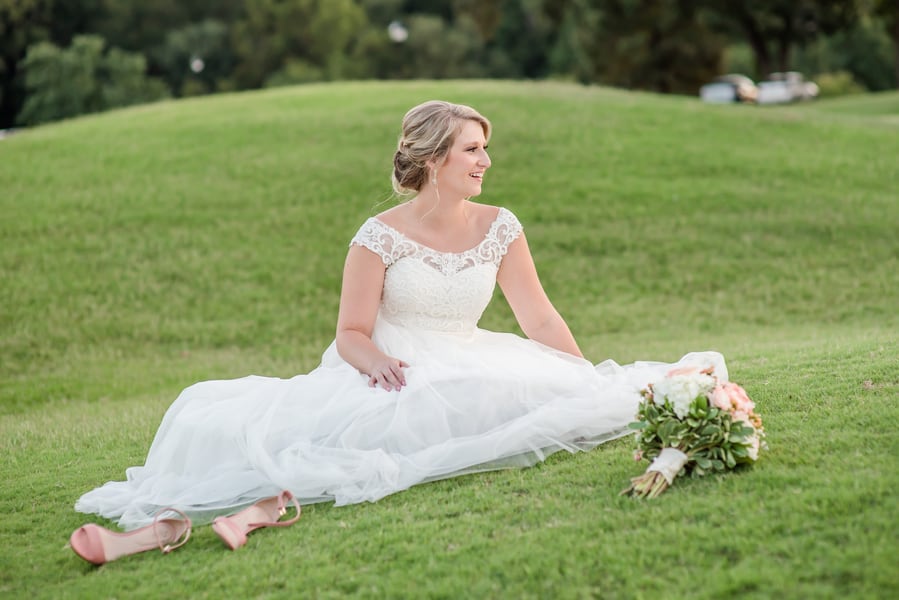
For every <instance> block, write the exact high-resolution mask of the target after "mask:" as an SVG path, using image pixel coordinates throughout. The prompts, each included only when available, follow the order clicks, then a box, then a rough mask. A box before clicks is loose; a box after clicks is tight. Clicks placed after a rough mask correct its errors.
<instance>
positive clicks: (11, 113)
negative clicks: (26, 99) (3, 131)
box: [0, 0, 50, 128]
mask: <svg viewBox="0 0 899 600" xmlns="http://www.w3.org/2000/svg"><path fill="white" fill-rule="evenodd" d="M49 21H50V18H49V10H48V7H47V5H46V3H44V2H42V1H41V0H0V128H6V127H9V126H11V125H12V124H13V123H14V122H15V116H16V114H17V113H18V112H19V111H20V110H21V108H22V102H23V96H24V91H23V90H22V88H21V85H20V82H19V77H18V68H19V63H20V62H21V60H22V59H23V58H25V53H26V52H27V50H28V47H29V46H31V45H32V44H36V43H37V42H40V41H44V40H47V39H49V36H50V31H49V27H48V23H49Z"/></svg>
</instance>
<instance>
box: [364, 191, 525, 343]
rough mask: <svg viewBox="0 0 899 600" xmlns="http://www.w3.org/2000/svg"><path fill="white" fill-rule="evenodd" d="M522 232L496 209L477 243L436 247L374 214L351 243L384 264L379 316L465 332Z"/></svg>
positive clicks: (471, 326) (411, 324) (505, 213)
mask: <svg viewBox="0 0 899 600" xmlns="http://www.w3.org/2000/svg"><path fill="white" fill-rule="evenodd" d="M521 231H522V227H521V223H520V222H519V221H518V219H517V218H516V217H515V215H513V214H512V213H511V212H509V211H508V210H506V209H504V208H500V209H499V213H498V214H497V216H496V219H494V221H493V223H492V224H491V225H490V229H489V230H488V231H487V234H486V235H485V236H484V239H483V240H481V242H480V243H479V244H478V245H477V246H475V247H474V248H470V249H468V250H466V251H465V252H438V251H437V250H434V249H432V248H429V247H427V246H424V245H422V244H420V243H418V242H416V241H414V240H411V239H409V238H408V237H406V236H405V235H403V234H402V233H400V232H399V231H397V230H396V229H394V228H392V227H390V226H389V225H387V224H385V223H383V222H382V221H380V220H378V219H377V218H376V217H372V218H370V219H368V220H367V221H366V222H365V223H364V224H363V225H362V227H361V228H360V229H359V231H358V232H357V233H356V235H355V236H354V237H353V239H352V240H351V241H350V245H354V244H355V245H358V246H363V247H365V248H368V249H369V250H371V251H372V252H374V253H375V254H377V255H378V256H379V257H380V258H381V260H382V261H384V264H385V265H386V266H387V271H386V272H385V274H384V290H383V292H382V295H381V309H380V316H381V317H382V318H384V319H387V320H388V321H391V322H393V323H396V324H399V325H403V326H407V327H413V328H420V329H429V330H438V331H456V332H464V331H470V330H472V329H474V327H475V326H476V325H477V323H478V320H479V319H480V318H481V315H482V314H483V313H484V309H485V308H487V304H488V303H489V302H490V299H491V298H492V297H493V289H494V287H495V285H496V273H497V271H498V270H499V265H500V262H502V259H503V256H505V254H506V252H507V251H508V249H509V244H511V243H512V242H513V241H515V239H516V238H517V237H518V236H519V235H521Z"/></svg>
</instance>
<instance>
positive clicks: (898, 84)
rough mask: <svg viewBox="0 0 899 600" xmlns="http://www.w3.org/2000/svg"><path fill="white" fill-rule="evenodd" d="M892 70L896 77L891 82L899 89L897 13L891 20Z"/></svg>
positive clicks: (898, 22) (898, 25)
mask: <svg viewBox="0 0 899 600" xmlns="http://www.w3.org/2000/svg"><path fill="white" fill-rule="evenodd" d="M893 70H894V72H893V75H894V76H895V78H896V81H894V82H893V83H894V84H895V86H896V89H899V15H897V16H896V20H895V21H893Z"/></svg>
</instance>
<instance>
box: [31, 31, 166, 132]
mask: <svg viewBox="0 0 899 600" xmlns="http://www.w3.org/2000/svg"><path fill="white" fill-rule="evenodd" d="M105 45H106V43H105V42H104V40H103V38H101V37H99V36H75V38H74V39H73V40H72V45H71V46H69V47H68V48H64V49H63V48H59V47H57V46H56V45H54V44H52V43H50V42H40V43H38V44H36V45H34V46H31V47H30V48H29V50H28V54H27V56H26V57H25V60H24V61H23V63H22V67H23V69H24V71H25V87H26V89H27V91H28V96H27V99H26V100H25V104H24V106H23V107H22V112H21V113H20V114H19V122H20V123H21V124H23V125H35V124H38V123H44V122H46V121H54V120H57V119H64V118H67V117H73V116H76V115H80V114H85V113H92V112H98V111H101V110H106V109H109V108H114V107H118V106H127V105H129V104H137V103H140V102H148V101H151V100H156V99H159V98H162V97H164V96H165V95H166V88H165V86H164V85H163V84H162V83H161V82H159V81H156V80H153V79H150V78H148V77H147V76H146V74H145V71H146V60H145V59H144V57H143V56H141V55H139V54H134V53H130V52H126V51H123V50H120V49H117V48H112V49H110V50H109V51H108V52H104V47H105Z"/></svg>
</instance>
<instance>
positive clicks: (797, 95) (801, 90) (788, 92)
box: [758, 71, 818, 104]
mask: <svg viewBox="0 0 899 600" xmlns="http://www.w3.org/2000/svg"><path fill="white" fill-rule="evenodd" d="M817 97H818V85H817V84H816V83H814V82H813V81H806V80H805V77H803V76H802V73H799V72H797V71H787V72H785V73H771V74H770V75H769V76H768V79H766V80H765V81H760V82H759V85H758V103H759V104H783V103H787V102H799V101H801V100H813V99H815V98H817Z"/></svg>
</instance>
